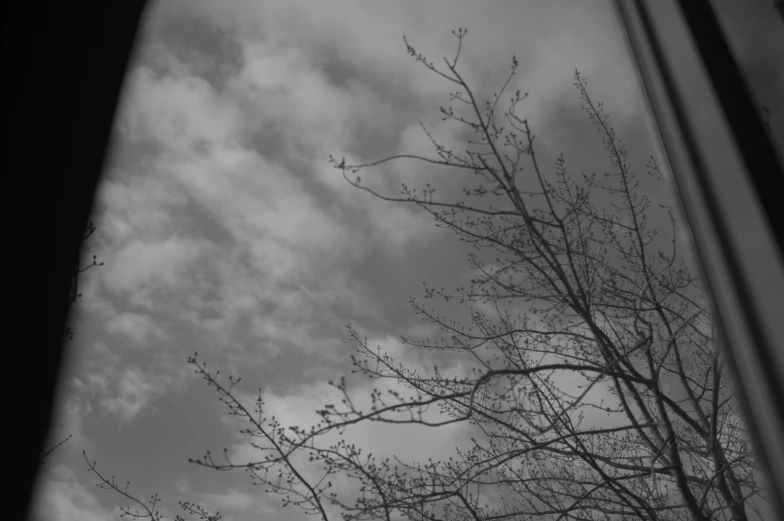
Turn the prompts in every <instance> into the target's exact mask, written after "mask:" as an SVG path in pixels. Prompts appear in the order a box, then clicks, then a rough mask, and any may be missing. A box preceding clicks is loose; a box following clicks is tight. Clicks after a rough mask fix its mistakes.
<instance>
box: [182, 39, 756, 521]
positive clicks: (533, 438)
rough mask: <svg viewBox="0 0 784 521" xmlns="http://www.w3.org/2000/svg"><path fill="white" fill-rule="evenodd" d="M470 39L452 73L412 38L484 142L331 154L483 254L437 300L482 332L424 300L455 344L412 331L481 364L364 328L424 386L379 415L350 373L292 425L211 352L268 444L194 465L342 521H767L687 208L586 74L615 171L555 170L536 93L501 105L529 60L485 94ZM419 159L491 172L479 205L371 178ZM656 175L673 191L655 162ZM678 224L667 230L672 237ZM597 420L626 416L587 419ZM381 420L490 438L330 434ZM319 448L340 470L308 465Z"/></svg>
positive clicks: (421, 311)
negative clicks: (369, 446)
mask: <svg viewBox="0 0 784 521" xmlns="http://www.w3.org/2000/svg"><path fill="white" fill-rule="evenodd" d="M453 33H454V34H455V35H456V36H457V39H458V45H457V52H456V54H455V57H454V59H453V60H451V61H450V60H447V59H446V58H445V59H444V62H445V67H437V66H436V65H435V64H434V63H432V62H430V61H428V60H427V59H426V58H425V57H424V56H423V55H421V54H420V53H418V52H417V51H416V49H415V48H414V47H413V46H412V45H410V44H409V43H408V41H407V40H406V46H407V49H408V52H409V54H410V55H411V56H413V57H414V58H415V60H416V61H418V62H419V63H421V64H423V65H424V66H425V67H427V68H428V69H430V70H431V71H432V72H433V73H435V74H438V75H439V76H441V77H442V78H443V79H444V80H446V81H447V82H449V83H451V84H452V85H453V86H454V87H455V88H456V89H457V91H456V92H454V93H452V94H451V95H450V102H451V103H450V105H449V106H448V107H441V113H442V114H443V119H444V120H451V121H454V122H456V124H459V125H463V126H464V127H466V128H467V129H468V130H469V131H470V132H471V133H472V134H473V136H474V137H473V138H472V139H467V140H466V142H467V145H468V146H467V148H466V150H465V151H464V153H456V152H455V151H453V150H450V149H448V148H446V147H444V146H442V145H440V144H438V143H437V141H436V140H435V139H434V138H433V137H432V135H431V134H430V133H429V132H428V131H427V129H425V127H424V126H423V129H424V130H425V133H426V135H427V137H428V139H430V141H431V142H432V144H433V146H434V149H435V154H436V157H424V156H419V155H410V154H404V155H396V156H391V157H387V158H385V159H382V160H380V161H376V162H373V163H365V164H357V165H349V164H346V161H345V159H343V160H341V161H337V160H336V159H334V158H330V160H331V162H332V163H333V165H334V166H335V167H336V168H338V169H339V170H340V171H341V172H342V173H343V175H344V177H345V178H346V180H347V181H348V182H349V183H350V184H351V185H352V186H354V187H356V188H358V189H360V190H363V191H365V192H368V193H370V194H372V195H373V196H375V197H377V198H379V199H381V200H384V201H393V202H397V203H407V204H415V205H417V206H418V207H420V208H421V209H422V210H424V211H426V212H428V213H429V214H430V215H432V217H433V218H434V220H435V221H436V224H437V225H438V226H442V227H447V228H449V229H451V230H453V231H454V232H455V233H456V234H457V235H458V237H459V238H460V240H461V241H465V242H467V243H470V244H471V245H472V246H473V247H474V248H475V249H476V250H477V253H476V254H472V255H471V257H470V262H471V268H472V269H473V270H474V273H476V274H477V275H476V277H475V278H474V279H473V280H472V281H471V285H470V287H468V288H459V289H457V290H456V291H454V292H451V293H450V292H447V291H446V290H445V289H441V290H436V289H430V288H426V291H425V299H426V300H431V299H437V298H443V299H445V300H450V299H459V300H460V302H461V303H465V304H468V305H471V306H472V310H471V322H470V324H460V323H459V322H456V321H451V320H447V319H445V318H443V317H441V316H440V315H439V314H438V313H437V312H436V311H435V310H433V309H431V308H429V307H427V306H426V305H424V304H423V303H421V302H420V301H418V300H415V299H412V300H411V304H412V306H413V308H414V310H415V312H416V313H417V314H418V315H420V316H421V317H422V318H423V319H425V320H427V321H429V322H430V323H432V324H434V325H436V326H438V327H439V328H440V329H441V331H443V332H444V333H445V334H446V335H445V337H442V338H441V339H440V340H432V341H424V342H423V341H414V340H408V339H406V338H403V339H402V341H403V343H404V344H406V345H408V346H409V347H411V348H415V349H430V350H440V351H442V352H452V353H454V356H456V357H457V356H462V355H465V356H464V358H463V359H465V358H466V357H468V358H470V359H472V360H473V361H474V364H473V367H471V368H470V371H467V372H466V373H467V374H463V375H458V376H454V375H452V376H445V375H444V374H442V373H441V372H440V371H439V370H438V368H437V367H436V368H434V370H433V371H432V372H431V373H430V374H420V373H418V372H417V371H414V370H412V369H410V368H407V367H404V366H402V365H397V364H396V363H395V361H394V360H392V359H391V358H390V357H389V356H387V355H385V354H382V353H381V352H380V351H378V350H375V349H373V348H372V347H371V346H369V345H368V344H367V341H366V340H364V339H362V338H360V337H359V335H358V334H357V333H356V331H355V330H354V329H353V328H351V327H350V326H349V334H350V336H351V338H352V339H353V340H354V341H355V342H356V343H357V345H358V351H359V352H360V354H361V356H359V357H352V358H353V365H354V372H357V373H361V374H363V375H365V376H367V377H368V378H371V379H374V380H377V381H384V380H391V381H393V382H396V383H398V384H402V385H403V386H404V387H405V388H406V389H407V390H408V391H409V393H410V396H408V395H403V394H400V393H397V392H395V391H391V392H390V396H386V395H384V394H383V393H382V392H381V391H380V390H374V391H373V392H372V393H371V396H370V404H371V405H370V409H369V410H362V408H361V407H359V406H358V405H356V404H357V403H358V401H357V399H356V397H355V396H352V393H351V392H350V390H349V388H348V385H347V383H346V380H345V379H341V381H340V382H339V383H335V384H333V385H334V386H335V387H336V388H337V389H338V390H339V391H340V393H342V395H343V397H344V398H343V401H342V404H341V405H327V406H325V407H324V408H323V409H322V410H320V411H319V414H320V416H321V418H322V421H321V422H320V423H319V424H318V425H316V426H314V427H312V428H310V429H305V428H300V427H290V428H288V429H285V428H284V427H283V426H282V425H281V424H280V423H279V422H278V421H277V420H276V419H275V418H267V417H264V415H263V413H264V410H263V400H262V399H261V394H259V400H258V404H257V406H258V410H256V411H251V410H250V409H248V408H247V407H246V406H245V405H243V404H242V403H241V402H240V401H239V400H238V399H237V398H235V396H234V394H233V393H232V389H233V386H234V385H235V384H236V383H237V381H235V380H233V379H230V385H224V384H222V383H220V381H219V380H218V375H217V373H216V374H211V373H209V372H208V371H207V370H206V368H205V366H204V365H203V364H202V363H201V362H199V361H198V359H197V357H195V356H194V357H193V358H192V359H190V363H192V364H193V365H194V366H195V368H196V370H197V371H198V372H199V373H200V374H201V375H202V376H203V377H204V378H205V379H206V380H207V382H208V384H209V385H212V386H213V387H215V388H216V389H217V391H218V392H219V394H220V396H221V399H222V400H223V401H224V402H225V403H226V404H227V405H228V406H229V408H230V410H231V413H232V414H233V415H237V416H240V417H242V418H243V419H244V420H245V421H246V422H247V423H248V425H249V426H250V427H249V428H248V429H247V430H246V431H244V432H245V433H246V434H247V435H248V436H249V437H250V438H251V440H252V442H253V443H254V445H255V446H256V447H258V448H259V450H260V453H261V454H264V455H263V457H261V458H260V459H259V460H258V461H253V462H247V463H235V462H232V461H230V458H229V455H228V453H227V452H224V456H225V460H226V462H225V463H217V462H216V461H215V460H214V459H213V458H212V457H211V456H210V454H209V453H208V454H207V455H206V456H205V457H204V458H201V459H198V460H194V462H195V463H197V464H199V465H202V466H206V467H210V468H214V469H219V470H229V469H239V468H242V469H245V470H246V471H248V472H249V473H250V474H251V475H252V476H253V478H254V480H256V482H257V483H258V484H263V485H264V486H265V490H266V491H267V492H271V493H277V494H280V495H282V496H283V498H284V504H286V505H288V504H294V505H298V506H300V507H302V508H304V509H305V510H306V511H307V512H308V513H310V514H315V515H317V516H320V517H321V518H323V519H325V520H326V519H330V518H331V517H330V516H331V515H332V514H331V512H333V511H332V510H330V509H331V508H336V509H337V510H339V511H341V512H342V513H343V515H344V518H345V519H387V520H390V519H393V518H395V519H396V518H399V517H400V516H401V515H402V516H403V517H406V518H408V519H412V520H420V519H422V520H424V519H473V520H490V519H499V520H500V519H580V520H585V519H646V520H663V519H668V520H669V519H693V520H700V521H702V520H713V519H733V520H746V519H748V515H749V512H748V510H749V509H753V508H754V505H753V504H752V503H750V499H751V498H753V497H755V496H758V495H760V493H761V491H760V484H759V482H758V475H757V472H756V470H755V466H754V463H753V460H752V454H751V449H750V443H749V441H748V437H747V435H746V432H745V431H744V428H743V425H742V424H741V421H740V414H739V411H738V410H737V405H736V403H735V401H734V400H733V393H732V390H731V388H730V386H729V384H728V382H727V380H726V379H725V377H724V375H723V373H722V363H723V360H724V357H723V355H722V350H721V349H719V348H717V346H718V344H719V342H720V341H721V335H720V334H719V332H718V331H717V329H716V328H714V327H713V324H712V323H711V320H710V307H709V300H708V299H707V298H706V296H704V295H703V293H702V292H701V289H700V286H699V284H698V281H697V280H696V279H695V278H694V277H693V276H692V275H691V274H690V273H689V270H688V266H687V264H686V263H685V262H684V255H683V252H681V251H680V250H679V249H678V240H679V239H678V230H679V228H678V223H677V222H676V219H675V216H674V215H673V208H672V207H670V206H668V205H661V204H660V205H658V206H657V207H652V206H651V201H650V199H649V197H648V196H647V195H643V194H641V192H640V189H639V186H640V181H639V178H638V175H637V174H636V172H635V171H634V170H633V168H632V166H631V164H630V162H629V161H628V158H627V151H626V148H625V147H624V145H623V143H622V141H621V140H620V139H619V138H617V137H616V134H615V131H614V129H613V127H612V126H611V124H610V119H609V116H608V115H607V114H606V113H605V111H604V109H603V105H602V103H594V101H593V100H592V99H591V97H590V96H589V94H588V89H587V81H586V80H585V79H584V78H583V77H582V76H581V75H580V74H579V72H577V71H575V83H574V85H575V87H576V89H577V90H578V92H579V93H580V95H581V97H582V101H583V104H582V109H583V110H584V112H585V113H586V114H587V116H588V117H589V118H590V120H591V121H592V123H593V124H594V126H595V128H596V130H597V131H598V132H599V134H600V135H601V136H602V140H603V143H604V148H605V150H606V153H607V156H608V158H609V162H610V165H611V170H610V171H608V172H607V173H604V174H603V175H602V176H601V177H599V178H597V175H596V174H592V175H586V174H582V175H581V176H580V179H577V178H576V177H575V176H573V175H571V174H570V173H569V172H568V170H567V165H566V160H565V158H564V157H563V155H561V156H560V157H559V158H558V159H557V161H556V162H555V169H554V172H552V173H548V172H547V170H546V168H545V167H544V166H543V165H541V164H540V162H539V161H538V159H537V153H536V148H535V146H534V134H533V132H532V131H531V128H530V126H529V123H528V121H527V120H526V119H524V118H522V117H521V116H520V115H519V114H518V106H519V105H520V103H521V102H522V101H523V100H524V99H525V98H526V96H527V95H524V94H521V93H520V91H517V92H515V93H514V94H513V95H512V96H511V97H509V98H506V99H509V105H508V109H507V110H506V111H505V112H504V113H503V114H502V115H501V114H499V112H500V105H501V104H502V97H503V96H504V95H505V94H504V92H505V91H506V90H507V88H508V87H509V84H510V82H511V80H512V78H513V77H514V76H515V74H516V71H517V68H518V62H517V59H516V58H515V57H513V58H512V67H511V73H510V75H509V76H508V78H507V79H506V82H505V83H504V85H503V87H502V88H501V89H500V91H499V92H497V93H494V94H493V95H492V96H490V97H487V99H483V98H480V97H479V95H477V94H476V93H474V91H473V90H472V89H471V88H470V86H469V85H468V83H467V82H466V81H465V80H464V78H463V76H462V75H461V74H460V72H459V71H458V68H457V62H458V58H459V56H460V50H461V48H462V44H463V39H464V37H465V35H466V31H465V30H463V29H460V30H458V31H456V32H453ZM455 106H456V107H457V108H455ZM500 116H502V117H500ZM403 159H408V160H411V159H413V160H415V161H418V162H420V164H423V165H425V166H428V167H429V168H432V167H431V166H430V165H434V166H438V167H444V168H448V169H449V171H450V175H459V174H460V173H464V174H468V175H471V176H473V179H474V180H475V182H476V183H477V184H476V186H474V187H473V188H466V189H463V196H464V199H461V200H455V199H449V198H446V199H438V198H436V197H435V195H434V194H435V192H436V189H435V188H434V187H433V186H431V185H430V184H427V185H426V188H425V189H424V190H421V191H417V190H416V189H414V188H411V187H409V186H406V185H405V184H404V185H403V189H402V192H401V195H400V196H395V197H393V196H389V195H385V194H383V193H381V192H380V191H379V190H377V189H374V188H371V187H369V186H368V185H367V184H364V183H363V182H362V180H361V179H360V177H359V176H358V175H356V174H358V173H359V172H360V171H363V170H367V169H370V168H373V167H380V166H381V165H383V164H384V163H387V162H390V161H393V160H394V161H399V160H403ZM647 167H648V171H647V173H648V174H649V175H651V176H653V178H654V179H655V180H658V181H660V182H662V183H664V181H665V180H664V177H663V174H662V172H661V169H660V167H659V164H658V162H657V161H656V159H655V158H653V157H652V158H651V160H650V162H649V164H648V165H647ZM597 194H600V195H597ZM662 219H664V220H665V222H667V225H665V226H664V227H662V226H659V227H658V228H660V229H655V228H653V229H652V227H651V225H650V223H651V222H654V221H655V222H661V220H662ZM662 231H664V232H665V233H663V234H662V233H660V232H662ZM666 232H670V233H669V234H667V233H666ZM658 235H662V236H664V240H662V238H661V237H657V236H658ZM481 254H488V255H490V256H492V257H493V259H492V260H491V261H486V260H483V259H482V258H481V257H482V255H481ZM488 255H485V257H487V256H488ZM473 306H476V307H475V308H474V307H473ZM568 381H573V382H579V384H580V388H579V391H577V392H574V391H568V390H565V389H564V382H568ZM602 389H605V390H606V392H605V393H604V394H605V396H604V397H602V392H601V390H602ZM607 396H609V397H610V398H609V399H608V398H607ZM434 406H438V407H439V408H440V410H441V412H442V415H441V417H440V418H438V419H434V417H433V415H432V414H431V413H429V412H428V410H432V409H434V408H435V407H434ZM597 413H600V414H602V415H604V416H605V417H606V421H604V422H597V421H588V420H587V419H590V418H595V417H596V416H597ZM367 422H384V423H400V424H420V425H426V426H429V427H432V428H438V427H439V426H443V425H446V424H451V423H458V422H463V423H466V424H468V425H469V426H470V427H471V428H473V429H474V430H476V431H477V432H479V433H480V434H481V435H479V436H477V437H475V438H473V439H472V441H473V447H472V448H471V449H470V450H468V451H465V452H459V453H458V454H457V457H455V458H450V459H449V460H448V461H446V462H433V461H428V462H427V463H418V464H413V465H412V464H408V463H405V462H403V461H401V460H400V459H399V458H395V461H392V462H390V460H388V459H387V460H385V461H377V460H376V459H375V458H374V457H373V456H372V455H365V454H363V453H362V451H361V450H360V449H358V448H357V447H355V446H354V445H351V444H348V443H346V442H345V441H344V440H341V441H338V442H337V443H335V444H332V445H329V446H325V445H324V444H323V443H320V442H321V440H324V439H328V437H329V436H330V435H333V434H334V433H336V432H337V433H342V432H343V431H344V430H346V429H350V428H353V427H355V426H356V425H358V424H362V423H367ZM300 453H304V454H307V456H308V460H309V462H310V464H311V466H312V465H313V464H315V465H316V467H320V473H314V472H312V468H311V470H309V471H306V470H305V469H303V468H299V467H298V466H297V464H296V463H295V458H296V456H297V455H298V454H300ZM309 468H310V467H309ZM338 477H340V478H341V479H343V480H349V481H354V482H356V486H355V487H353V489H352V490H353V491H354V492H355V493H351V492H345V493H343V492H336V491H335V487H333V485H332V481H333V480H335V479H336V478H338Z"/></svg>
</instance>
